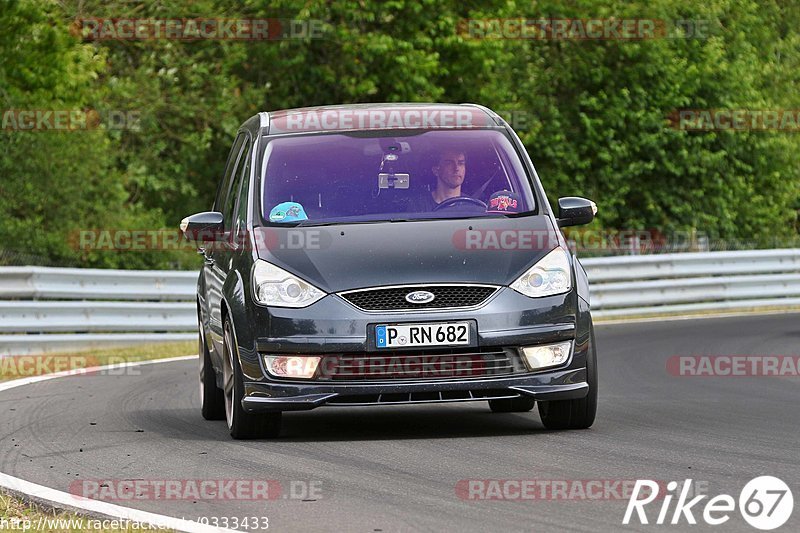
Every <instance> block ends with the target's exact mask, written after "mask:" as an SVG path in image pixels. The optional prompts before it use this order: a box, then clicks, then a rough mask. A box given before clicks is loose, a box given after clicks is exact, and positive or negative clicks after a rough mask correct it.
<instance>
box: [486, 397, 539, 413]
mask: <svg viewBox="0 0 800 533" xmlns="http://www.w3.org/2000/svg"><path fill="white" fill-rule="evenodd" d="M535 405H536V400H534V399H533V398H531V397H530V396H520V397H519V398H502V399H500V400H489V409H491V410H492V412H493V413H527V412H528V411H530V410H531V409H533V407H534V406H535Z"/></svg>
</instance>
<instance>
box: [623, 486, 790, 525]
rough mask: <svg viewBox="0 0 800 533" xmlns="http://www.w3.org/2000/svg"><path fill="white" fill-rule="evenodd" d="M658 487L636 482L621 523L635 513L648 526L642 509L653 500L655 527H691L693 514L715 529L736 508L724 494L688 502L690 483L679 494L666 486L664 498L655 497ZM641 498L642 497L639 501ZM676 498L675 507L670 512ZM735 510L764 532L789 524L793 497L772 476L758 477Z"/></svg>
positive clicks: (733, 500) (744, 493)
mask: <svg viewBox="0 0 800 533" xmlns="http://www.w3.org/2000/svg"><path fill="white" fill-rule="evenodd" d="M660 487H661V485H660V484H659V483H657V482H655V481H652V480H649V479H637V480H636V485H634V487H633V494H631V497H630V499H629V500H628V507H627V508H626V509H625V516H624V518H623V519H622V523H623V524H625V525H628V524H630V523H631V518H633V516H634V513H635V516H636V519H638V521H639V523H640V524H649V523H650V522H649V520H651V519H652V515H651V517H650V518H649V519H648V516H647V513H646V512H645V507H646V506H647V505H648V504H650V503H652V502H654V501H656V500H660V501H661V507H660V509H659V511H658V517H657V518H656V519H655V524H658V525H663V524H672V525H676V524H680V523H683V522H684V521H685V523H687V524H691V525H695V524H697V517H695V513H697V514H698V515H700V516H701V517H702V520H703V521H704V522H705V523H706V524H708V525H710V526H719V525H722V524H725V523H726V522H727V521H728V520H730V518H731V513H732V512H734V511H735V510H736V507H737V505H736V504H737V502H736V500H735V499H734V498H733V496H730V495H728V494H720V495H718V496H714V497H713V498H711V499H709V500H708V501H706V502H705V505H702V504H701V502H702V501H703V500H704V499H706V498H708V495H706V494H701V495H699V496H695V497H693V498H692V499H689V495H690V494H691V489H692V480H691V479H687V480H685V481H684V482H683V486H682V487H681V488H680V490H678V482H677V481H670V482H669V483H667V487H666V493H665V494H659V488H660ZM642 495H644V497H641V496H642ZM676 496H677V500H676V502H675V506H674V508H672V509H671V507H672V502H673V500H675V499H676ZM654 507H657V505H656V506H654ZM738 508H739V513H741V515H742V518H744V520H745V522H747V523H748V524H750V525H751V526H753V527H754V528H756V529H760V530H762V531H768V530H772V529H777V528H779V527H781V526H782V525H783V524H785V523H786V521H787V520H789V517H790V516H791V515H792V509H793V508H794V497H793V496H792V491H791V490H790V489H789V486H788V485H787V484H786V483H784V482H783V481H782V480H780V479H778V478H776V477H772V476H760V477H757V478H754V479H751V480H750V481H748V482H747V484H746V485H745V486H744V488H743V489H742V491H741V492H740V493H739V501H738ZM653 510H654V509H653ZM670 511H672V512H671V513H670ZM670 515H671V516H670Z"/></svg>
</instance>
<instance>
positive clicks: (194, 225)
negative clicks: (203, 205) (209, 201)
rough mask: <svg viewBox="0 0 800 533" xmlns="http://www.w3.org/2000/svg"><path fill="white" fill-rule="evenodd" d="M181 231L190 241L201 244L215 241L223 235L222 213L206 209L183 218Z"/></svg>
mask: <svg viewBox="0 0 800 533" xmlns="http://www.w3.org/2000/svg"><path fill="white" fill-rule="evenodd" d="M181 231H182V232H183V235H184V236H185V237H186V238H187V239H188V240H190V241H195V242H197V243H199V244H202V243H204V242H209V241H215V240H217V239H219V238H221V237H222V231H223V225H222V213H219V212H217V211H205V212H203V213H196V214H194V215H192V216H188V217H186V218H184V219H183V220H181Z"/></svg>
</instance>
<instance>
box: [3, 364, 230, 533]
mask: <svg viewBox="0 0 800 533" xmlns="http://www.w3.org/2000/svg"><path fill="white" fill-rule="evenodd" d="M196 358H197V356H196V355H185V356H181V357H170V358H167V359H152V360H148V361H134V362H130V363H121V364H113V365H105V366H96V367H92V368H78V369H74V370H65V371H63V372H55V373H53V374H43V375H41V376H31V377H27V378H22V379H15V380H12V381H6V382H2V383H0V392H2V391H6V390H9V389H15V388H17V387H23V386H25V385H30V384H32V383H39V382H40V381H48V380H51V379H57V378H63V377H66V376H75V375H82V374H87V373H90V372H100V371H103V370H112V369H117V368H126V367H131V366H143V365H152V364H157V363H173V362H175V361H186V360H189V359H196ZM0 487H2V488H5V489H8V490H10V491H11V492H12V493H18V494H24V495H26V496H29V497H31V498H34V499H35V500H45V501H47V502H51V503H53V504H56V505H58V506H62V507H67V508H69V509H71V510H77V511H84V512H87V513H91V514H93V515H98V514H100V515H104V516H110V517H113V518H120V519H125V520H130V521H132V522H139V523H144V524H151V525H153V526H156V527H162V528H169V529H174V530H176V531H186V532H187V533H211V532H215V533H218V532H230V531H234V530H232V529H223V528H219V527H213V526H210V525H204V524H200V523H198V522H193V521H191V520H183V519H181V518H174V517H171V516H165V515H160V514H155V513H148V512H147V511H140V510H138V509H131V508H130V507H123V506H121V505H115V504H113V503H108V502H104V501H100V500H92V499H90V498H84V497H81V496H76V495H74V494H69V493H68V492H62V491H60V490H56V489H51V488H49V487H45V486H43V485H37V484H36V483H31V482H30V481H25V480H24V479H20V478H16V477H14V476H9V475H8V474H4V473H2V472H0Z"/></svg>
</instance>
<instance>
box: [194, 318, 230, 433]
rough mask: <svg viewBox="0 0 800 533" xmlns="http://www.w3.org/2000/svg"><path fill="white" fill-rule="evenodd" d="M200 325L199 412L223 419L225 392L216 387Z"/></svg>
mask: <svg viewBox="0 0 800 533" xmlns="http://www.w3.org/2000/svg"><path fill="white" fill-rule="evenodd" d="M202 327H203V326H200V328H201V329H200V333H199V337H200V346H199V348H200V349H199V353H200V412H201V413H202V414H203V418H205V419H206V420H225V394H224V393H223V391H222V389H220V388H219V387H217V374H216V372H215V371H214V367H213V366H212V365H211V355H210V354H209V353H208V347H207V346H206V343H205V337H204V336H203V330H202Z"/></svg>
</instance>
